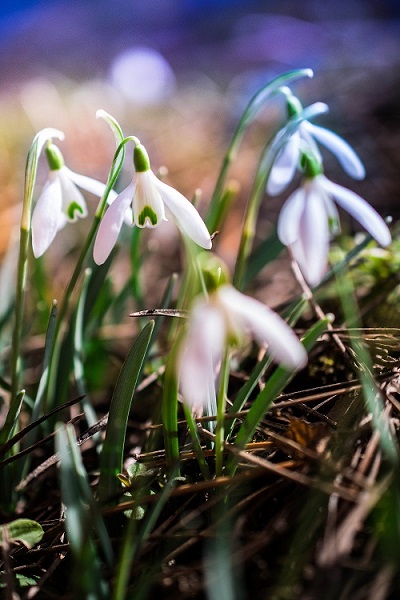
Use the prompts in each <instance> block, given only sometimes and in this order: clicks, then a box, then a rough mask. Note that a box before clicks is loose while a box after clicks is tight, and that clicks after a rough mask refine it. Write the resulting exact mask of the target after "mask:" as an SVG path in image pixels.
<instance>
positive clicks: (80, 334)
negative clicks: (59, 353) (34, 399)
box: [73, 269, 97, 427]
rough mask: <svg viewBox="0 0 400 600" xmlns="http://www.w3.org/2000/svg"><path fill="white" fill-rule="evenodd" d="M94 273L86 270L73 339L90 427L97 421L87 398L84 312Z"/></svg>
mask: <svg viewBox="0 0 400 600" xmlns="http://www.w3.org/2000/svg"><path fill="white" fill-rule="evenodd" d="M91 275H92V272H91V270H90V269H86V271H85V277H84V280H83V284H82V289H81V293H80V295H79V301H78V305H77V307H76V312H75V318H74V323H73V324H74V327H73V331H74V332H73V337H74V355H73V371H74V376H75V381H76V387H77V390H78V394H80V395H81V396H82V408H83V412H84V413H85V418H86V422H87V424H88V426H89V427H90V426H91V425H94V423H96V421H97V416H96V413H95V411H94V409H93V406H92V405H91V403H90V400H89V398H88V396H87V389H86V382H85V368H84V356H83V353H84V342H83V338H84V312H85V303H86V297H87V291H88V287H89V282H90V278H91Z"/></svg>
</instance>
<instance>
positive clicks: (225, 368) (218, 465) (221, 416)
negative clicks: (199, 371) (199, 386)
mask: <svg viewBox="0 0 400 600" xmlns="http://www.w3.org/2000/svg"><path fill="white" fill-rule="evenodd" d="M230 358H231V353H230V350H229V348H228V349H227V350H226V351H225V355H224V358H223V361H222V365H221V372H220V383H219V389H218V396H217V423H216V427H215V475H216V477H221V476H222V474H223V459H224V443H225V409H226V397H227V392H228V381H229V366H230Z"/></svg>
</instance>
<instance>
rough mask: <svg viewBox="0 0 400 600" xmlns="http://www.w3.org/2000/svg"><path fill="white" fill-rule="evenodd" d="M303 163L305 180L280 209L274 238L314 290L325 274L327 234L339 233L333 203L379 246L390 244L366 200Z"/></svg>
mask: <svg viewBox="0 0 400 600" xmlns="http://www.w3.org/2000/svg"><path fill="white" fill-rule="evenodd" d="M305 162H308V167H306V170H307V171H308V173H307V176H306V177H305V178H304V179H303V182H302V185H301V187H300V188H299V189H297V190H296V191H295V192H293V194H291V195H290V196H289V198H288V199H287V200H286V202H285V204H284V205H283V207H282V210H281V212H280V215H279V219H278V237H279V239H280V240H281V242H282V243H283V244H285V245H286V246H289V247H290V248H291V251H292V254H293V257H294V258H295V260H296V262H297V263H298V265H299V267H300V270H301V272H302V273H303V275H304V277H305V279H306V280H307V282H308V283H309V284H310V285H311V286H315V285H317V284H318V283H319V282H320V281H321V279H322V278H323V276H324V273H325V271H326V267H327V262H328V251H329V242H330V237H331V234H334V233H337V232H338V231H339V229H340V223H339V215H338V211H337V208H336V206H335V202H336V204H338V205H339V206H340V207H341V208H343V209H344V210H345V211H346V212H348V213H349V214H350V215H351V216H352V217H354V219H356V220H357V221H358V222H359V223H360V225H362V226H363V227H364V228H365V229H366V230H367V231H368V233H369V234H370V235H371V236H372V237H373V238H374V239H375V240H376V241H377V242H378V244H380V245H381V246H388V245H389V244H390V242H391V235H390V231H389V228H388V226H387V225H386V223H385V221H384V220H383V219H382V217H381V216H380V215H379V214H378V213H377V212H376V210H375V209H374V208H372V206H371V205H370V204H368V202H367V201H366V200H364V199H363V198H361V196H359V195H358V194H355V193H354V192H352V191H351V190H348V189H347V188H345V187H343V186H341V185H338V184H336V183H333V182H332V181H330V180H329V179H328V178H327V177H325V175H323V174H322V172H321V170H320V168H319V167H317V168H316V170H315V171H314V173H312V172H311V171H312V168H313V167H312V161H311V162H310V161H309V160H308V159H306V161H305ZM314 168H315V164H314Z"/></svg>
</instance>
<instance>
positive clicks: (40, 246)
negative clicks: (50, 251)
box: [32, 143, 106, 258]
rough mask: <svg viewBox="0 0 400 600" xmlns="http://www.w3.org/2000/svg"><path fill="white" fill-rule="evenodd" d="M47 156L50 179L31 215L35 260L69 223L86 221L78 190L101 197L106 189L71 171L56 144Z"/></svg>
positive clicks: (51, 146)
mask: <svg viewBox="0 0 400 600" xmlns="http://www.w3.org/2000/svg"><path fill="white" fill-rule="evenodd" d="M45 152H46V157H47V161H48V164H49V175H48V179H47V181H46V183H45V185H44V187H43V190H42V193H41V194H40V196H39V198H38V199H37V202H36V206H35V208H34V211H33V214H32V248H33V254H34V256H35V258H38V257H39V256H42V254H43V253H44V252H46V250H47V248H48V247H49V246H50V244H51V242H52V241H53V240H54V238H55V236H56V234H57V232H58V231H59V230H60V229H62V228H63V227H64V226H65V225H66V223H67V222H71V223H73V222H75V221H77V219H78V218H83V217H86V215H87V208H86V202H85V199H84V197H83V196H82V194H81V192H80V191H79V190H78V188H77V186H79V187H80V188H82V189H84V190H87V191H88V192H91V193H92V194H95V195H96V196H99V197H100V196H102V194H103V192H104V190H105V187H106V186H105V185H104V184H102V183H101V182H100V181H96V180H95V179H92V178H91V177H86V176H85V175H79V174H78V173H74V172H73V171H71V170H70V169H68V167H66V166H65V164H64V159H63V156H62V154H61V152H60V150H59V148H58V147H57V146H55V145H54V144H52V143H48V144H47V146H46V150H45Z"/></svg>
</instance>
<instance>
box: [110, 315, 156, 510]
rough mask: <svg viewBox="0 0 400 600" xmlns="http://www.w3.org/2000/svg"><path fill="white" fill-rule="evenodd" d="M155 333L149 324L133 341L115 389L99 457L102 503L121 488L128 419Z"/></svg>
mask: <svg viewBox="0 0 400 600" xmlns="http://www.w3.org/2000/svg"><path fill="white" fill-rule="evenodd" d="M153 329H154V321H150V322H149V323H148V324H147V325H146V326H145V327H144V329H143V330H142V331H141V332H140V334H139V335H138V337H137V338H136V340H135V341H134V343H133V345H132V348H131V349H130V351H129V354H128V356H127V357H126V360H125V362H124V364H123V365H122V369H121V372H120V374H119V377H118V381H117V383H116V386H115V389H114V393H113V397H112V399H111V405H110V413H109V417H108V423H107V429H106V436H105V440H104V444H103V450H102V453H101V456H100V480H99V498H100V500H101V501H105V500H106V499H108V498H109V497H111V496H112V495H113V494H114V493H116V492H117V491H118V489H119V487H120V486H119V482H118V473H121V471H122V467H123V455H124V445H125V436H126V428H127V424H128V416H129V412H130V410H131V405H132V400H133V395H134V392H135V388H136V384H137V381H138V378H139V374H140V372H141V370H142V366H143V363H144V360H145V357H146V354H147V350H148V346H149V343H150V340H151V337H152V333H153Z"/></svg>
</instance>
